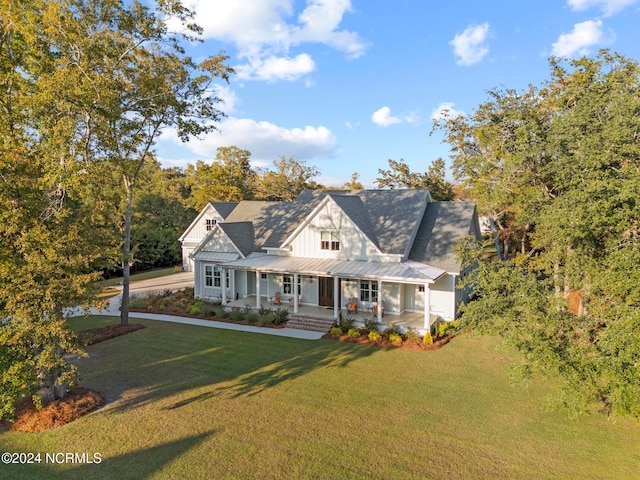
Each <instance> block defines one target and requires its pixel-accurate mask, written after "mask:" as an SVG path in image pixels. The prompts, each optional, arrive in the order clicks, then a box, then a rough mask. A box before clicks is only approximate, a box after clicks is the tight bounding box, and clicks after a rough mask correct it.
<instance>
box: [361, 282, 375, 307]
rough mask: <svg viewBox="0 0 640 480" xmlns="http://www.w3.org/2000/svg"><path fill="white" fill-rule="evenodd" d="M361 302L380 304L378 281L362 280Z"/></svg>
mask: <svg viewBox="0 0 640 480" xmlns="http://www.w3.org/2000/svg"><path fill="white" fill-rule="evenodd" d="M360 301H361V302H372V303H377V302H378V282H377V280H360Z"/></svg>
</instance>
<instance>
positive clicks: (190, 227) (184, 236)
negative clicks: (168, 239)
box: [178, 202, 222, 243]
mask: <svg viewBox="0 0 640 480" xmlns="http://www.w3.org/2000/svg"><path fill="white" fill-rule="evenodd" d="M209 209H212V210H213V211H214V212H215V213H216V214H218V216H219V217H221V216H222V215H220V213H219V212H218V211H217V210H216V209H215V208H214V207H213V205H211V202H208V203H207V204H206V205H205V206H204V207H203V208H202V210H201V211H200V213H199V214H198V216H197V217H196V218H195V220H194V221H193V222H191V224H190V225H189V226H188V227H187V229H186V230H185V231H184V232H183V233H182V235H180V237H179V238H178V241H179V242H180V243H182V241H183V240H184V239H185V238H186V237H187V234H188V233H189V232H190V231H191V230H193V228H194V227H195V226H196V225H197V224H198V222H199V221H200V220H201V219H202V217H203V216H204V214H205V212H206V211H207V210H209Z"/></svg>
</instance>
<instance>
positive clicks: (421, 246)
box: [409, 202, 477, 273]
mask: <svg viewBox="0 0 640 480" xmlns="http://www.w3.org/2000/svg"><path fill="white" fill-rule="evenodd" d="M476 217H477V213H476V205H475V203H470V202H433V203H430V204H429V205H428V206H427V210H426V212H425V214H424V217H423V219H422V222H421V224H420V228H419V229H418V233H417V235H416V238H415V241H414V242H413V247H412V248H411V252H410V253H409V259H410V260H413V261H416V262H421V263H426V264H428V265H433V266H434V267H438V268H442V269H443V270H446V271H447V272H450V273H460V262H459V261H458V259H457V258H456V254H455V253H454V252H453V247H454V245H455V242H456V240H457V239H458V238H461V237H464V236H465V235H469V234H476V229H475V223H476V220H475V218H476Z"/></svg>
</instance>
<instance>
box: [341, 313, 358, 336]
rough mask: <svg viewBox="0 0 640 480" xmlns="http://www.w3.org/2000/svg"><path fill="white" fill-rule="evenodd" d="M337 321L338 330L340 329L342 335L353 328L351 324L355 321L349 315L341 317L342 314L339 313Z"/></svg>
mask: <svg viewBox="0 0 640 480" xmlns="http://www.w3.org/2000/svg"><path fill="white" fill-rule="evenodd" d="M338 319H339V322H338V323H339V324H340V328H341V329H342V332H343V333H347V332H348V331H349V329H350V328H352V327H353V323H354V321H355V319H354V318H353V317H352V316H351V315H349V314H347V315H344V316H343V315H342V312H340V316H339V317H338Z"/></svg>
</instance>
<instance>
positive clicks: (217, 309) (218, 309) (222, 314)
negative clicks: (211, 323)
mask: <svg viewBox="0 0 640 480" xmlns="http://www.w3.org/2000/svg"><path fill="white" fill-rule="evenodd" d="M214 313H215V315H216V317H220V318H225V315H226V313H227V311H226V310H225V309H224V308H222V307H221V306H217V307H215V310H214Z"/></svg>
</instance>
